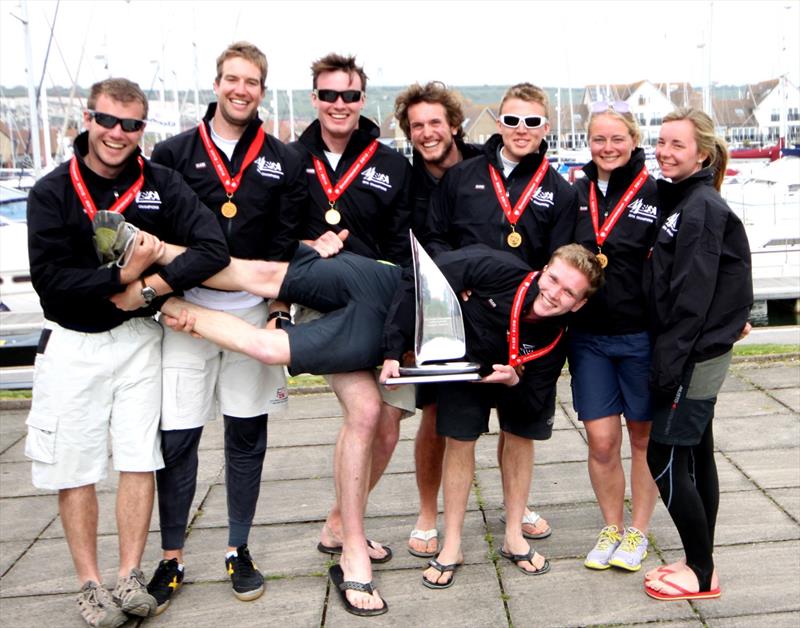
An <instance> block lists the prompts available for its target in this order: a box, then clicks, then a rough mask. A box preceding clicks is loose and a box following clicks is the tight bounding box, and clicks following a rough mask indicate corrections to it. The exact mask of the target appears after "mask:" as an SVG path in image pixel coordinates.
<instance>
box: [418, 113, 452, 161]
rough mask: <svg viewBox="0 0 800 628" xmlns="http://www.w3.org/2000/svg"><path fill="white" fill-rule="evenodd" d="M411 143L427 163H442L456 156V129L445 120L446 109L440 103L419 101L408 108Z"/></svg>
mask: <svg viewBox="0 0 800 628" xmlns="http://www.w3.org/2000/svg"><path fill="white" fill-rule="evenodd" d="M408 126H409V130H410V132H411V143H412V144H413V145H414V148H415V149H416V150H417V151H418V152H419V154H420V155H422V159H424V160H425V162H426V163H428V164H442V163H444V162H446V161H448V160H449V159H450V158H453V157H455V158H456V159H457V158H458V149H457V147H456V144H455V140H454V139H453V138H454V137H455V135H456V133H458V129H457V128H454V127H451V126H450V125H449V124H448V122H447V111H446V110H445V108H444V105H442V104H440V103H429V102H420V103H417V104H416V105H411V106H410V107H409V108H408Z"/></svg>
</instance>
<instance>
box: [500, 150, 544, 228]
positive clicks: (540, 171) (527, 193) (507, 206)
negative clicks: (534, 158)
mask: <svg viewBox="0 0 800 628" xmlns="http://www.w3.org/2000/svg"><path fill="white" fill-rule="evenodd" d="M549 167H550V162H548V161H547V159H545V158H544V157H542V163H541V164H539V167H538V168H537V169H536V172H535V173H534V174H533V176H532V177H531V180H530V181H529V182H528V185H527V186H525V189H524V190H523V191H522V196H520V197H519V199H517V202H516V203H515V204H514V207H513V208H512V207H511V202H510V201H509V200H508V196H507V195H506V186H505V185H503V179H502V178H501V177H500V173H499V172H497V169H496V168H495V167H494V166H493V165H492V164H489V176H490V177H491V178H492V185H493V186H494V193H495V194H496V195H497V200H498V202H499V203H500V206H501V207H502V208H503V213H504V214H505V215H506V218H508V222H510V223H511V224H512V225H516V224H517V221H518V220H519V218H520V216H522V213H523V212H524V211H525V208H526V207H527V206H528V202H529V201H530V200H531V197H532V196H533V195H534V193H535V192H536V190H537V189H538V188H539V185H541V183H542V179H544V175H545V173H546V172H547V169H548V168H549Z"/></svg>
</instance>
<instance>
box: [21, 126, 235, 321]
mask: <svg viewBox="0 0 800 628" xmlns="http://www.w3.org/2000/svg"><path fill="white" fill-rule="evenodd" d="M87 150H88V134H87V133H82V134H81V135H79V136H78V137H77V138H76V140H75V154H76V156H77V157H78V163H79V167H80V171H81V175H82V176H83V179H84V181H85V183H86V186H87V187H88V189H89V193H90V194H91V196H92V198H93V199H94V202H95V205H96V206H97V208H98V209H106V208H108V207H110V206H111V205H113V203H114V200H115V196H114V193H115V192H116V193H118V194H122V193H124V192H125V191H126V190H127V189H128V188H130V186H131V185H132V184H133V182H134V181H135V180H136V179H137V178H138V177H139V172H140V171H139V165H138V164H137V162H136V157H137V156H138V152H137V153H135V154H134V155H133V156H132V157H131V158H130V159H129V160H128V163H127V164H126V166H125V169H124V171H123V172H122V173H121V174H120V175H119V176H118V177H117V178H116V179H113V180H112V179H105V178H103V177H101V176H99V175H97V174H95V173H94V172H93V171H91V170H90V169H89V168H88V167H87V166H86V165H85V163H84V162H83V157H84V155H85V154H86V152H87ZM123 216H124V217H125V220H126V221H128V222H130V223H131V224H134V225H136V226H137V227H140V228H141V229H144V230H145V231H147V232H149V233H152V234H153V235H155V236H157V237H158V238H160V239H162V240H165V241H167V242H171V243H174V244H181V245H185V246H188V247H189V248H188V249H187V250H186V252H185V253H184V254H183V255H180V256H178V257H177V258H176V259H175V260H174V261H173V262H172V263H170V264H168V265H167V266H165V267H163V268H161V269H160V270H159V271H158V273H159V275H161V277H163V278H164V280H165V281H166V282H167V283H168V284H169V285H170V286H172V289H173V290H176V291H178V290H185V289H188V288H191V287H194V286H196V285H198V284H200V283H201V282H203V281H204V280H205V279H207V278H208V277H210V276H211V275H214V274H215V273H217V272H219V271H220V270H222V269H223V268H224V267H225V266H227V265H228V262H229V261H230V258H229V256H228V251H227V248H226V246H225V240H224V238H223V236H222V233H221V231H220V228H219V225H217V223H216V221H215V220H214V217H213V215H212V214H211V212H210V211H209V210H208V209H207V208H206V207H205V206H204V205H203V204H202V203H201V202H200V200H199V199H198V198H197V195H196V194H195V193H194V192H192V190H191V189H190V188H189V187H188V186H187V185H186V184H185V183H184V182H183V179H182V178H181V176H180V175H179V174H178V173H177V172H174V171H172V170H169V169H167V168H164V167H163V166H159V165H156V164H151V163H150V162H145V164H144V187H143V188H142V190H141V192H140V193H139V194H138V195H137V197H136V199H134V201H133V202H132V203H131V204H130V205H129V206H128V207H127V209H126V210H125V212H124V213H123ZM92 236H93V232H92V223H91V220H89V217H88V216H87V215H86V214H85V213H84V210H83V206H82V204H81V202H80V199H79V198H78V195H77V193H76V192H75V189H74V188H73V186H72V181H71V179H70V175H69V162H68V161H67V162H65V163H63V164H61V165H60V166H58V167H57V168H56V169H55V170H53V172H51V173H50V174H48V175H47V176H45V177H43V178H42V179H41V180H40V181H39V182H37V183H36V185H35V186H34V187H33V189H32V190H31V192H30V194H29V196H28V254H29V257H30V267H31V280H32V282H33V287H34V288H35V289H36V292H37V293H38V294H39V300H40V301H41V304H42V309H43V310H44V315H45V318H47V319H48V320H51V321H54V322H56V323H58V324H59V325H61V326H62V327H66V328H68V329H73V330H75V331H82V332H101V331H107V330H109V329H112V328H114V327H116V326H117V325H119V324H121V323H123V322H124V321H126V320H129V319H131V318H134V317H139V316H152V314H153V313H154V309H153V308H152V307H150V308H141V309H139V310H136V311H134V312H124V311H122V310H120V309H117V307H116V306H115V305H114V304H113V303H111V301H109V300H108V297H110V296H111V295H113V294H116V293H118V292H122V291H123V290H124V289H125V286H124V285H123V284H122V283H120V279H119V269H118V268H116V267H112V268H98V266H99V265H100V262H99V261H98V257H97V253H96V252H95V248H94V243H93V240H92Z"/></svg>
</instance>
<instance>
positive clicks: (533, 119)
mask: <svg viewBox="0 0 800 628" xmlns="http://www.w3.org/2000/svg"><path fill="white" fill-rule="evenodd" d="M520 122H522V123H523V124H524V125H525V128H526V129H538V128H539V127H542V126H544V125H545V124H547V118H545V117H544V116H515V115H514V114H512V113H504V114H503V115H501V116H500V124H502V125H503V126H507V127H508V128H509V129H516V128H517V127H518V126H519V124H520Z"/></svg>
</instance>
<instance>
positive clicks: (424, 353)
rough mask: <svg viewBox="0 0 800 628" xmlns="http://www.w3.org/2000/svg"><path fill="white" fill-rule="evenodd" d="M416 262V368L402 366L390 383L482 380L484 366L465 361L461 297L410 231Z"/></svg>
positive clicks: (413, 256) (414, 261) (388, 380)
mask: <svg viewBox="0 0 800 628" xmlns="http://www.w3.org/2000/svg"><path fill="white" fill-rule="evenodd" d="M409 237H410V238H411V257H412V260H413V263H414V288H415V289H414V292H415V297H416V304H415V305H416V326H415V334H414V363H415V366H410V367H400V377H390V378H389V379H387V380H386V383H387V384H423V383H431V382H458V381H473V380H479V379H480V375H479V374H478V370H479V369H480V365H479V364H477V363H475V362H463V361H458V360H461V359H463V358H464V354H465V353H466V343H465V341H464V320H463V319H462V317H461V305H460V304H459V302H458V297H457V296H456V293H455V292H453V289H452V288H451V287H450V284H449V283H448V282H447V279H446V278H445V276H444V275H443V274H442V271H441V270H439V267H438V266H436V263H435V262H434V261H433V260H432V259H431V258H430V256H429V255H428V254H427V253H426V252H425V249H424V248H422V245H421V244H420V243H419V242H418V241H417V239H416V238H415V237H414V234H413V233H411V232H409Z"/></svg>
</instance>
